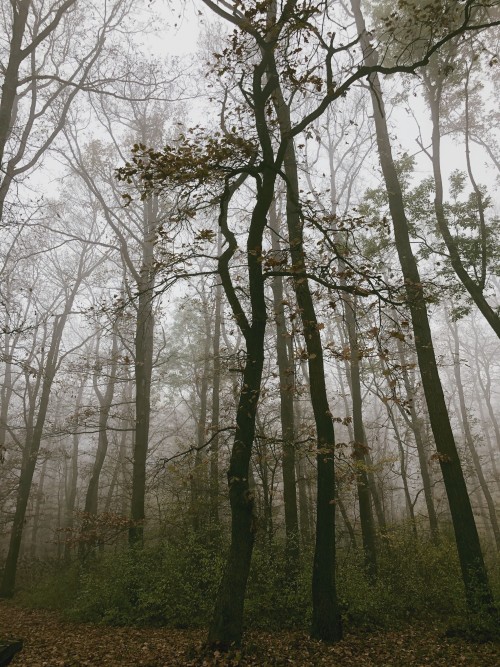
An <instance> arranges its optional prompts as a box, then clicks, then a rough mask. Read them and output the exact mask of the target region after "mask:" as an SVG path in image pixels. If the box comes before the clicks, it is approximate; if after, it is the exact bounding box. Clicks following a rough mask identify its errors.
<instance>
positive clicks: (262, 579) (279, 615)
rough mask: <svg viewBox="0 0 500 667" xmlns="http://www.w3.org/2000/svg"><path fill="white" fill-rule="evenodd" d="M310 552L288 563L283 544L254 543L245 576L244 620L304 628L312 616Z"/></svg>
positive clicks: (251, 624)
mask: <svg viewBox="0 0 500 667" xmlns="http://www.w3.org/2000/svg"><path fill="white" fill-rule="evenodd" d="M311 564H312V558H311V554H309V553H305V554H304V553H303V554H302V562H301V563H288V562H287V558H286V556H285V549H284V545H283V544H280V543H276V544H273V545H270V544H269V543H268V542H266V541H264V540H263V541H262V543H261V542H257V544H256V546H255V549H254V552H253V556H252V565H251V568H250V575H249V578H248V586H247V596H246V601H245V622H246V624H247V625H248V626H249V627H252V628H265V629H273V630H274V629H279V628H281V629H284V628H296V627H302V628H303V627H304V626H305V627H307V626H308V625H309V622H310V616H311V574H312V572H311Z"/></svg>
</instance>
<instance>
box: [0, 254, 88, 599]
mask: <svg viewBox="0 0 500 667" xmlns="http://www.w3.org/2000/svg"><path fill="white" fill-rule="evenodd" d="M83 258H84V253H82V257H81V259H80V267H79V271H78V278H77V281H76V283H75V285H74V286H73V288H72V289H71V290H70V293H69V295H68V298H67V301H66V304H65V308H64V312H63V313H62V314H61V315H56V316H55V318H54V328H53V332H52V339H51V342H50V346H49V350H48V352H47V360H46V364H45V367H44V369H43V379H42V380H41V394H40V401H39V404H38V412H37V417H36V421H35V422H34V426H33V429H32V430H31V429H28V432H27V439H26V445H25V448H24V451H23V464H22V468H21V474H20V477H19V486H18V490H17V498H16V509H15V513H14V522H13V525H12V532H11V536H10V542H9V549H8V552H7V558H6V561H5V567H4V571H3V576H2V581H1V584H0V597H6V598H9V597H12V596H13V594H14V588H15V583H16V573H17V563H18V558H19V551H20V548H21V540H22V536H23V528H24V524H25V516H26V509H27V507H28V500H29V496H30V491H31V484H32V481H33V474H34V472H35V468H36V463H37V459H38V451H39V449H40V443H41V441H42V436H43V429H44V426H45V418H46V416H47V410H48V407H49V401H50V393H51V390H52V384H53V382H54V377H55V375H56V372H57V369H58V361H59V348H60V345H61V339H62V335H63V331H64V327H65V325H66V322H67V320H68V317H69V313H70V311H71V309H72V306H73V302H74V300H75V297H76V294H77V290H78V287H79V285H80V282H81V280H82V279H83V277H84V276H83V273H82V270H83ZM32 400H33V401H34V400H35V398H34V397H33V399H32ZM33 408H34V406H33Z"/></svg>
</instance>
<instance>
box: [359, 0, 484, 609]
mask: <svg viewBox="0 0 500 667" xmlns="http://www.w3.org/2000/svg"><path fill="white" fill-rule="evenodd" d="M351 6H352V9H353V13H354V16H355V19H356V25H357V29H358V32H359V35H360V41H361V44H362V47H363V54H364V58H365V61H366V62H367V63H368V64H371V63H375V62H377V55H376V52H375V51H374V49H373V47H372V46H371V44H370V41H369V38H368V35H367V32H366V27H365V22H364V19H363V15H362V13H361V8H360V4H359V1H358V0H352V2H351ZM370 86H371V88H370V91H371V96H372V104H373V113H374V118H375V127H376V132H377V144H378V149H379V156H380V163H381V167H382V173H383V175H384V180H385V184H386V188H387V196H388V199H389V208H390V213H391V218H392V222H393V229H394V235H395V240H396V248H397V252H398V257H399V261H400V264H401V270H402V272H403V276H404V286H405V290H406V298H407V302H408V307H409V309H410V312H411V317H412V324H413V333H414V338H415V345H416V350H417V358H418V363H419V368H420V374H421V377H422V384H423V388H424V393H425V397H426V402H427V409H428V411H429V417H430V421H431V426H432V431H433V433H434V440H435V443H436V448H437V452H438V458H439V463H440V466H441V472H442V474H443V479H444V484H445V487H446V493H447V496H448V502H449V506H450V512H451V515H452V522H453V527H454V531H455V539H456V543H457V550H458V555H459V559H460V565H461V569H462V577H463V580H464V585H465V592H466V600H467V606H468V609H469V611H470V613H471V616H472V617H473V618H474V616H475V615H476V614H483V613H485V614H487V615H488V614H490V615H492V616H493V615H494V614H495V613H496V611H495V608H494V604H493V598H492V594H491V589H490V586H489V581H488V575H487V572H486V567H485V565H484V560H483V555H482V551H481V545H480V542H479V536H478V533H477V528H476V524H475V521H474V514H473V511H472V507H471V504H470V499H469V495H468V492H467V487H466V484H465V479H464V475H463V471H462V467H461V464H460V458H459V455H458V452H457V447H456V444H455V438H454V435H453V430H452V427H451V423H450V419H449V415H448V410H447V406H446V401H445V398H444V393H443V388H442V384H441V379H440V377H439V371H438V366H437V362H436V357H435V353H434V346H433V341H432V335H431V330H430V326H429V318H428V314H427V304H426V296H425V292H424V286H423V284H422V280H421V278H420V274H419V270H418V265H417V262H416V260H415V257H414V254H413V250H412V247H411V243H410V235H409V229H408V222H407V219H406V213H405V205H404V200H403V194H402V190H401V185H400V183H399V178H398V174H397V171H396V169H395V166H394V160H393V158H392V151H391V143H390V139H389V133H388V130H387V122H386V118H385V111H384V105H383V94H382V89H381V86H380V82H379V79H378V76H377V75H376V74H373V75H372V76H371V77H370Z"/></svg>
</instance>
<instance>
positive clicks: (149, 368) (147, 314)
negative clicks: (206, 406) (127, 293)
mask: <svg viewBox="0 0 500 667" xmlns="http://www.w3.org/2000/svg"><path fill="white" fill-rule="evenodd" d="M157 213H158V202H157V198H156V197H150V198H149V199H147V200H146V201H145V202H144V207H143V224H144V238H143V244H142V264H141V270H140V278H139V282H138V285H137V289H138V292H139V297H138V305H137V323H136V334H135V382H136V394H135V439H134V449H133V462H132V500H131V508H130V518H131V526H130V528H129V535H128V539H129V544H130V546H139V547H142V546H143V544H144V520H145V496H146V459H147V455H148V449H149V420H150V414H151V376H152V374H153V344H154V316H153V298H154V294H153V290H154V284H155V271H154V255H153V252H154V244H155V236H156V228H157V224H158V219H157Z"/></svg>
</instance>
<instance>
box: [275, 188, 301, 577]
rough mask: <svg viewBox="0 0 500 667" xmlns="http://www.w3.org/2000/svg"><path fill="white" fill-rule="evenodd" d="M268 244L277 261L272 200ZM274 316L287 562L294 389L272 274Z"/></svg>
mask: <svg viewBox="0 0 500 667" xmlns="http://www.w3.org/2000/svg"><path fill="white" fill-rule="evenodd" d="M269 227H270V229H271V248H272V250H273V252H274V253H275V255H276V261H278V262H279V261H280V254H281V247H280V241H279V233H280V225H279V220H278V215H277V211H276V200H274V201H273V204H272V206H271V209H270V211H269ZM272 290H273V307H274V318H275V322H276V355H277V360H278V373H279V382H280V416H281V437H282V440H283V498H284V503H285V532H286V553H287V558H288V562H289V563H290V564H291V565H293V564H297V563H298V560H299V557H300V552H299V518H298V512H297V489H296V480H295V426H294V401H293V399H294V392H295V377H294V370H295V369H294V363H293V357H290V355H289V353H288V344H287V340H288V338H289V333H288V331H287V328H286V320H285V308H284V292H283V279H282V277H281V276H275V277H274V278H273V281H272Z"/></svg>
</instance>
